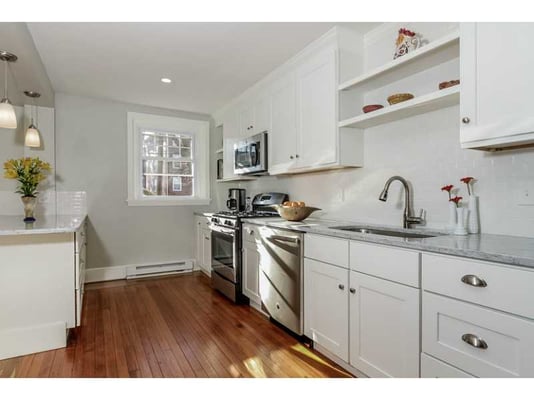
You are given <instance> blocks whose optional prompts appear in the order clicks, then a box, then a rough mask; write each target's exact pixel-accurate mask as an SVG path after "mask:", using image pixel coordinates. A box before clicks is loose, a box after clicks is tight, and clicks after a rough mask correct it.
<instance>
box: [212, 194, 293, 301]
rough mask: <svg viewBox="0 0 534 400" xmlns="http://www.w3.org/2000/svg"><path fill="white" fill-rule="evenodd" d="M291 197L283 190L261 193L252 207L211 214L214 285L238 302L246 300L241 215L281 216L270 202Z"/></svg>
mask: <svg viewBox="0 0 534 400" xmlns="http://www.w3.org/2000/svg"><path fill="white" fill-rule="evenodd" d="M287 199H288V196H287V194H284V193H261V194H258V195H256V196H254V199H253V200H252V211H250V212H245V211H221V212H219V213H215V214H213V216H212V217H211V223H210V229H211V282H212V286H213V287H214V288H215V289H217V290H219V291H220V292H221V293H223V294H224V295H225V296H226V297H228V298H230V299H231V300H233V301H235V302H246V301H247V299H246V298H245V297H244V296H243V295H242V293H241V231H242V228H241V224H242V218H257V217H278V213H277V212H276V211H274V210H273V209H272V208H270V207H269V206H270V205H272V204H282V203H283V202H284V201H286V200H287Z"/></svg>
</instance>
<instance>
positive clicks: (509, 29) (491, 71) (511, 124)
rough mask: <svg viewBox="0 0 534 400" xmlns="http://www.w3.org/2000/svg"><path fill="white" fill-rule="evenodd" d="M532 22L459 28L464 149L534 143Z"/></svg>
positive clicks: (475, 25) (461, 115) (479, 24)
mask: <svg viewBox="0 0 534 400" xmlns="http://www.w3.org/2000/svg"><path fill="white" fill-rule="evenodd" d="M533 36H534V23H516V22H514V23H476V24H475V23H464V24H461V42H460V44H461V46H460V60H461V68H460V70H461V74H460V79H461V82H462V89H461V97H460V111H461V113H460V118H461V122H460V125H461V127H460V128H461V131H460V132H461V141H462V146H463V147H474V148H476V147H482V146H488V145H489V146H490V147H505V146H506V145H513V144H517V145H519V144H522V143H525V142H531V143H533V142H534V133H533V132H534V110H533V108H532V106H531V103H532V101H531V100H532V93H533V91H534V80H533V79H532V71H533V70H534V56H533V55H532V51H531V47H532V37H533Z"/></svg>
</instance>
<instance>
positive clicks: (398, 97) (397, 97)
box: [388, 93, 414, 105]
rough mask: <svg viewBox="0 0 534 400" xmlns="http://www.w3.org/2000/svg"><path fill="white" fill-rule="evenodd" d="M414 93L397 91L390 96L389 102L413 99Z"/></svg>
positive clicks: (394, 102) (395, 102) (391, 103)
mask: <svg viewBox="0 0 534 400" xmlns="http://www.w3.org/2000/svg"><path fill="white" fill-rule="evenodd" d="M413 98H414V95H413V94H411V93H395V94H392V95H391V96H389V97H388V103H389V104H390V105H393V104H397V103H401V102H403V101H406V100H411V99H413Z"/></svg>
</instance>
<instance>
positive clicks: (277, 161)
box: [267, 74, 297, 174]
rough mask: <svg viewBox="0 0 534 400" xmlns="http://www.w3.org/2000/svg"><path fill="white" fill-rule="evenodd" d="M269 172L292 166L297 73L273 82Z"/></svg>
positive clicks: (284, 169)
mask: <svg viewBox="0 0 534 400" xmlns="http://www.w3.org/2000/svg"><path fill="white" fill-rule="evenodd" d="M267 140H268V142H269V172H270V173H271V174H276V173H279V172H284V171H287V170H289V169H291V168H292V166H293V165H294V164H295V154H296V147H297V97H296V83H295V75H294V74H288V75H287V76H285V77H283V78H281V79H280V80H278V81H277V82H275V83H274V84H273V87H272V91H271V131H270V133H269V136H268V138H267Z"/></svg>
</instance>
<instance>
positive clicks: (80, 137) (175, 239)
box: [56, 93, 209, 268]
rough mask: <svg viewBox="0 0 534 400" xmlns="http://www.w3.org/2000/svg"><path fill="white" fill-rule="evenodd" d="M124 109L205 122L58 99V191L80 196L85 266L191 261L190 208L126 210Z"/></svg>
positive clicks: (97, 102) (91, 100) (121, 105)
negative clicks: (83, 199)
mask: <svg viewBox="0 0 534 400" xmlns="http://www.w3.org/2000/svg"><path fill="white" fill-rule="evenodd" d="M128 111H134V112H142V113H153V114H159V115H167V116H177V117H185V118H195V119H201V120H209V116H207V115H203V114H193V113H186V112H181V111H173V110H166V109H158V108H152V107H145V106H140V105H134V104H125V103H119V102H113V101H108V100H102V99H94V98H88V97H78V96H71V95H67V94H62V93H56V172H57V189H58V190H60V191H61V190H66V191H78V190H82V191H86V192H87V207H88V215H89V228H88V246H87V251H88V268H99V267H110V266H120V265H128V264H137V263H151V262H163V261H175V260H181V259H189V258H192V257H193V254H192V249H193V240H194V232H193V230H192V227H193V211H194V210H196V208H195V207H193V206H161V207H157V206H156V207H154V206H152V207H129V206H128V205H127V204H126V198H127V148H126V137H127V119H126V115H127V112H128Z"/></svg>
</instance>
